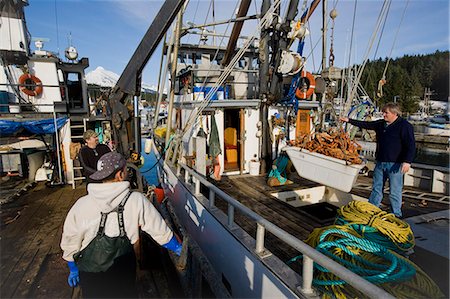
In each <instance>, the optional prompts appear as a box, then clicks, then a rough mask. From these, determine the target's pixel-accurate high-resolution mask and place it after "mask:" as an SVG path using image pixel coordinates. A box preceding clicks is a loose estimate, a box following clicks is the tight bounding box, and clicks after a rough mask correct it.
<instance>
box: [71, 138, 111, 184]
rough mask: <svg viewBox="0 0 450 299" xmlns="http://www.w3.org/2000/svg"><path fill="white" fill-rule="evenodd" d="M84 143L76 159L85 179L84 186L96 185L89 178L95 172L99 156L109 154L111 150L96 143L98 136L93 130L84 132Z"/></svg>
mask: <svg viewBox="0 0 450 299" xmlns="http://www.w3.org/2000/svg"><path fill="white" fill-rule="evenodd" d="M83 139H84V142H85V143H86V144H85V145H84V146H83V147H82V148H81V150H80V154H79V155H78V157H79V158H80V163H81V166H82V167H83V175H84V177H85V178H86V185H87V184H89V183H97V181H95V180H93V179H91V178H90V176H91V174H93V173H94V172H96V171H97V162H98V160H99V159H100V157H101V156H103V155H104V154H106V153H109V152H111V149H110V148H109V147H108V146H107V145H105V144H99V143H98V135H97V133H95V132H94V131H93V130H86V132H84V134H83Z"/></svg>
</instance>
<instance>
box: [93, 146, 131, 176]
mask: <svg viewBox="0 0 450 299" xmlns="http://www.w3.org/2000/svg"><path fill="white" fill-rule="evenodd" d="M126 165H127V161H126V160H125V158H124V157H123V156H122V155H121V154H119V153H116V152H110V153H107V154H104V155H103V156H101V157H100V159H99V160H98V162H97V171H96V172H94V173H93V174H91V176H90V178H91V179H93V180H96V181H101V180H103V179H105V178H107V177H109V176H110V175H111V174H113V173H114V172H116V171H117V170H118V169H123V168H124V167H125V166H126Z"/></svg>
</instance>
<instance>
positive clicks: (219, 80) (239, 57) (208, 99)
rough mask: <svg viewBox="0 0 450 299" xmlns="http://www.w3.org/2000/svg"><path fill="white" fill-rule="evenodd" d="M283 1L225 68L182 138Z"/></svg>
mask: <svg viewBox="0 0 450 299" xmlns="http://www.w3.org/2000/svg"><path fill="white" fill-rule="evenodd" d="M280 2H281V0H275V2H274V3H273V4H272V5H271V7H270V8H269V10H268V11H267V13H266V14H265V15H264V17H263V18H262V19H261V22H260V24H259V26H258V27H257V28H256V30H255V33H254V34H252V35H251V37H250V38H249V39H248V40H247V41H246V42H245V44H244V45H243V46H242V47H241V48H240V49H239V51H238V52H237V53H236V54H235V56H234V57H233V59H232V60H231V62H230V63H229V64H228V66H227V67H226V68H225V70H224V72H223V73H222V74H221V75H220V77H219V78H218V80H217V81H216V83H215V84H214V86H213V87H212V88H211V89H210V91H209V92H208V94H207V95H206V98H205V100H204V101H203V102H202V103H201V104H200V106H199V107H198V111H197V113H195V115H194V114H191V115H190V117H189V118H188V120H187V122H186V125H185V128H184V129H183V130H182V132H181V136H184V134H186V133H187V130H188V129H190V127H191V126H193V125H194V124H195V123H196V122H198V119H199V118H198V117H197V116H198V115H200V114H201V113H202V111H203V110H204V109H205V108H206V107H207V106H208V105H209V104H210V102H211V98H212V96H213V95H214V94H215V93H216V92H217V90H218V88H219V86H220V85H222V84H223V83H224V82H225V80H226V79H227V78H228V76H229V75H230V73H231V72H232V70H233V68H234V66H235V65H236V63H237V62H238V61H239V59H241V57H242V56H243V55H244V54H245V51H246V50H247V49H248V48H249V47H250V45H251V44H252V43H253V41H254V39H255V35H256V33H258V32H259V31H260V30H261V28H263V27H264V26H266V25H268V24H270V22H271V21H272V15H273V13H274V12H275V10H276V9H277V7H278V6H279V5H280Z"/></svg>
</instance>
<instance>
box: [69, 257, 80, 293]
mask: <svg viewBox="0 0 450 299" xmlns="http://www.w3.org/2000/svg"><path fill="white" fill-rule="evenodd" d="M67 266H69V270H70V273H69V278H67V282H68V283H69V285H70V286H71V287H75V286H77V284H78V283H79V282H80V276H79V275H78V267H77V264H75V262H67Z"/></svg>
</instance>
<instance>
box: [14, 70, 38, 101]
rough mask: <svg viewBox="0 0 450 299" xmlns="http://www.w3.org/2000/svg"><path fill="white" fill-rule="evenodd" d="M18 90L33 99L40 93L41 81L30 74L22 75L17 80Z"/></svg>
mask: <svg viewBox="0 0 450 299" xmlns="http://www.w3.org/2000/svg"><path fill="white" fill-rule="evenodd" d="M19 84H20V85H19V89H20V91H22V92H23V93H25V94H27V95H29V96H32V97H35V96H38V95H40V94H41V93H42V81H41V80H40V79H39V78H38V77H36V76H33V75H31V74H28V73H27V74H23V75H22V76H20V78H19Z"/></svg>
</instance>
